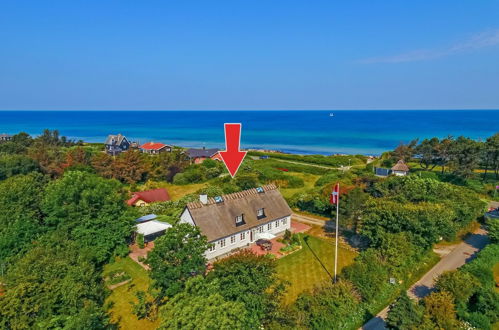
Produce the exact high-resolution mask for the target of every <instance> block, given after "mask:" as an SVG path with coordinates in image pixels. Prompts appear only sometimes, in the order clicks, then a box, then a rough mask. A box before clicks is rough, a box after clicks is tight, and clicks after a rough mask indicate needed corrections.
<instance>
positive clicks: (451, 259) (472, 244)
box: [361, 228, 489, 330]
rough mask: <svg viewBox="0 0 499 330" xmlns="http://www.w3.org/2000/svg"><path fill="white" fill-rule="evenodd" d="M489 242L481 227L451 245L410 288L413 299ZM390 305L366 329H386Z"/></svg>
mask: <svg viewBox="0 0 499 330" xmlns="http://www.w3.org/2000/svg"><path fill="white" fill-rule="evenodd" d="M488 243H489V237H488V236H487V231H485V230H484V229H483V228H479V229H478V230H476V231H475V232H474V233H473V234H472V235H470V236H468V238H466V240H464V241H463V242H461V243H459V244H456V245H453V246H449V249H451V251H450V252H448V251H447V252H448V253H447V254H445V255H444V256H443V257H442V259H440V261H439V262H438V263H437V264H436V265H435V266H434V267H433V268H432V269H430V270H429V271H428V272H427V273H426V274H424V275H423V277H421V278H420V279H419V281H417V282H416V283H415V284H414V285H413V286H412V287H411V288H410V289H409V290H407V294H408V295H409V297H411V298H413V299H420V298H423V297H425V296H426V295H428V294H430V293H431V291H432V290H433V286H434V284H435V279H436V278H437V277H438V276H439V275H440V274H442V273H443V272H445V271H449V270H454V269H457V268H459V267H461V266H462V265H464V264H465V263H467V262H469V261H471V260H472V259H473V258H474V256H475V254H476V253H477V252H478V251H480V250H481V249H483V248H484V247H485V246H486V245H487V244H488ZM388 310H389V306H387V307H386V308H385V309H383V310H382V311H381V312H379V313H378V314H377V315H376V317H374V318H372V319H371V320H369V322H367V323H366V324H364V325H363V326H362V328H361V329H364V330H378V329H386V327H385V319H386V317H387V315H388Z"/></svg>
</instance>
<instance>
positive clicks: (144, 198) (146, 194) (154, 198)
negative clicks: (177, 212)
mask: <svg viewBox="0 0 499 330" xmlns="http://www.w3.org/2000/svg"><path fill="white" fill-rule="evenodd" d="M169 200H170V195H168V191H166V189H163V188H159V189H153V190H146V191H137V192H134V193H133V194H132V198H130V199H129V200H128V201H127V202H126V203H127V204H128V205H130V206H146V205H149V204H151V203H156V202H166V201H169Z"/></svg>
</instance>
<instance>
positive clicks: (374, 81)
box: [0, 0, 499, 110]
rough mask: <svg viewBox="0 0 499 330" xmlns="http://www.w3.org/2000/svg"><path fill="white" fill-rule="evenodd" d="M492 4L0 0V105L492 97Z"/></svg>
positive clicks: (498, 54) (498, 69)
mask: <svg viewBox="0 0 499 330" xmlns="http://www.w3.org/2000/svg"><path fill="white" fill-rule="evenodd" d="M498 13H499V1H485V0H484V1H455V0H454V1H410V2H409V1H387V0H383V1H378V0H371V1H355V0H352V1H292V0H282V1H281V0H265V1H259V0H253V1H238V0H232V1H216V0H213V1H206V0H204V1H190V0H181V1H167V0H163V1H153V0H148V1H126V0H120V1H90V0H87V1H77V0H71V1H67V0H66V1H57V0H51V1H39V0H38V1H23V0H14V1H10V0H3V1H1V2H0V109H55V110H58V109H463V108H468V109H473V108H477V109H487V108H494V109H498V108H499V16H498Z"/></svg>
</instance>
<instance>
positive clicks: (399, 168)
mask: <svg viewBox="0 0 499 330" xmlns="http://www.w3.org/2000/svg"><path fill="white" fill-rule="evenodd" d="M408 173H409V167H408V166H407V165H406V164H405V163H404V161H403V160H402V159H401V160H399V161H398V162H397V164H395V165H393V167H392V174H393V175H396V176H404V175H407V174H408Z"/></svg>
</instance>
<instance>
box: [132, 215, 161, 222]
mask: <svg viewBox="0 0 499 330" xmlns="http://www.w3.org/2000/svg"><path fill="white" fill-rule="evenodd" d="M157 217H158V216H157V215H156V214H148V215H144V216H142V217H140V218H137V219H135V222H146V221H151V220H154V219H156V218H157Z"/></svg>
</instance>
